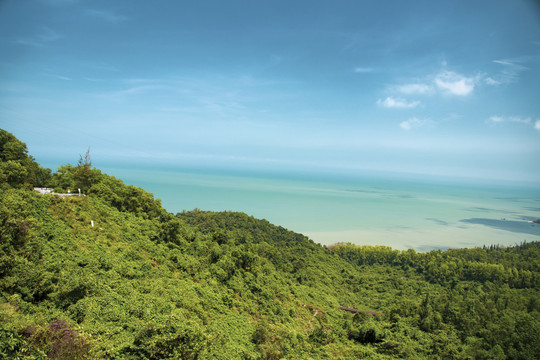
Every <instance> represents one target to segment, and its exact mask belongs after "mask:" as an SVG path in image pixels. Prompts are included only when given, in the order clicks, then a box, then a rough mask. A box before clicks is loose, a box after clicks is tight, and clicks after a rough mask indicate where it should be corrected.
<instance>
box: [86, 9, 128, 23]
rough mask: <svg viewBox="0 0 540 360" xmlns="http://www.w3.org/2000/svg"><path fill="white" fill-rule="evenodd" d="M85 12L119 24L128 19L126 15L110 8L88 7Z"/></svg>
mask: <svg viewBox="0 0 540 360" xmlns="http://www.w3.org/2000/svg"><path fill="white" fill-rule="evenodd" d="M84 14H85V15H87V16H90V17H93V18H96V19H99V20H103V21H107V22H109V23H113V24H117V23H120V22H123V21H126V20H127V19H128V18H127V17H126V16H124V15H120V14H116V13H114V12H112V11H110V10H96V9H87V10H85V11H84Z"/></svg>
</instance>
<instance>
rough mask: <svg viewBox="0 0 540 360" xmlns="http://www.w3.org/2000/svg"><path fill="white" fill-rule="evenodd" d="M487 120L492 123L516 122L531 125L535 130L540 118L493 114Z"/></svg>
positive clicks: (539, 125)
mask: <svg viewBox="0 0 540 360" xmlns="http://www.w3.org/2000/svg"><path fill="white" fill-rule="evenodd" d="M488 122H489V123H492V124H500V123H518V124H523V125H528V126H532V127H533V128H534V129H535V130H540V119H536V121H535V120H533V119H532V118H531V117H523V116H499V115H494V116H491V117H490V118H489V120H488Z"/></svg>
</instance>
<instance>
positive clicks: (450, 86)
mask: <svg viewBox="0 0 540 360" xmlns="http://www.w3.org/2000/svg"><path fill="white" fill-rule="evenodd" d="M476 81H477V79H476V78H474V77H465V76H463V75H460V74H458V73H455V72H452V71H443V72H441V73H440V74H438V75H437V76H436V77H435V85H436V86H437V88H438V89H439V90H441V91H443V92H445V93H448V94H451V95H459V96H466V95H469V94H470V93H472V92H473V91H474V87H475V83H476Z"/></svg>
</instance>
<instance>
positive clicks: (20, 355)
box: [0, 130, 540, 359]
mask: <svg viewBox="0 0 540 360" xmlns="http://www.w3.org/2000/svg"><path fill="white" fill-rule="evenodd" d="M34 188H38V190H37V191H36V190H35V189H34ZM42 188H43V189H48V190H43V191H39V189H42ZM49 189H52V190H50V191H49ZM74 189H77V190H76V191H74ZM78 189H80V193H81V194H85V195H86V196H71V195H72V194H73V193H75V194H76V195H78V194H79V190H78ZM57 194H69V195H70V196H57ZM0 199H1V202H0V224H1V228H0V357H2V358H6V359H537V358H538V354H540V322H539V319H540V300H539V299H540V243H538V242H530V243H525V242H524V243H521V244H519V245H517V244H516V246H512V247H501V246H497V245H495V244H494V245H486V246H483V247H479V248H473V249H450V250H447V251H440V250H437V251H430V252H416V251H415V250H412V249H409V250H405V251H398V250H394V249H392V248H390V247H386V246H361V245H353V244H350V243H337V242H339V239H336V243H337V244H336V245H333V246H328V247H326V246H322V245H320V244H317V243H315V242H313V241H312V240H310V239H309V238H307V237H306V236H304V235H302V234H298V233H295V232H293V231H290V230H287V229H285V228H283V227H281V226H278V225H273V224H271V223H269V222H268V221H266V220H259V219H255V218H254V217H252V216H249V215H247V214H245V213H240V212H211V211H203V210H198V209H194V210H192V211H184V212H182V213H178V214H171V213H169V212H167V211H166V210H165V209H164V208H163V207H162V206H161V202H160V200H158V199H155V198H154V196H153V195H152V194H150V193H148V192H146V191H145V190H143V189H141V188H138V187H136V186H132V185H126V184H125V183H124V182H123V181H122V180H120V179H117V178H115V177H112V176H109V175H106V174H104V173H102V172H101V171H100V170H99V169H96V168H95V167H93V165H92V161H91V158H90V154H89V153H88V152H87V153H86V154H85V155H81V156H80V157H79V160H78V162H77V163H76V164H75V165H71V164H67V165H63V166H61V167H60V168H59V169H58V170H57V171H55V172H52V171H51V170H49V169H44V168H42V167H41V166H40V165H39V164H38V163H37V162H36V161H35V159H34V158H33V157H32V156H30V155H29V154H28V151H27V147H26V145H25V144H24V143H22V142H21V141H20V140H18V139H17V138H16V137H15V136H14V135H13V134H11V133H9V132H7V131H4V130H0ZM534 222H535V223H539V222H540V219H539V220H535V221H534Z"/></svg>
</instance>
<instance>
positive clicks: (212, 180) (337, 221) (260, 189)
mask: <svg viewBox="0 0 540 360" xmlns="http://www.w3.org/2000/svg"><path fill="white" fill-rule="evenodd" d="M104 171H105V172H107V173H108V174H110V175H114V176H116V177H118V178H121V179H123V180H124V181H125V182H126V183H128V184H133V185H136V186H139V187H142V188H144V189H145V190H147V191H150V192H152V193H154V195H155V197H156V198H160V199H162V204H163V206H164V207H165V208H166V209H167V210H168V211H170V212H172V213H177V212H181V211H183V210H192V209H194V208H199V209H201V210H214V211H223V210H232V211H242V212H245V213H247V214H249V215H253V216H255V217H256V218H261V219H267V220H268V221H270V222H271V223H273V224H276V225H280V226H283V227H285V228H288V229H290V230H293V231H295V232H300V233H302V234H305V235H307V236H309V237H310V238H311V239H313V240H314V241H316V242H319V243H323V244H332V243H336V242H343V241H347V242H353V243H357V244H370V245H388V246H392V247H393V248H396V249H407V248H414V249H417V250H420V251H423V250H430V249H437V248H451V247H454V248H455V247H473V246H482V245H490V244H501V245H514V244H518V243H521V242H522V241H540V224H534V223H530V222H529V221H532V220H536V219H538V218H540V189H539V188H533V187H518V186H509V185H504V184H502V185H499V186H490V187H487V186H485V185H482V184H474V185H473V184H464V183H457V182H454V183H453V182H450V181H445V182H441V181H434V180H433V181H425V180H418V179H416V180H403V179H399V178H393V179H390V178H384V177H378V178H375V177H352V176H348V177H340V176H328V175H325V176H314V175H312V176H307V175H306V176H298V175H297V176H285V175H277V174H247V173H241V172H236V173H231V172H224V171H221V172H220V171H215V172H211V171H181V170H156V169H146V170H145V169H138V170H134V169H119V168H109V169H104Z"/></svg>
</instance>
